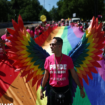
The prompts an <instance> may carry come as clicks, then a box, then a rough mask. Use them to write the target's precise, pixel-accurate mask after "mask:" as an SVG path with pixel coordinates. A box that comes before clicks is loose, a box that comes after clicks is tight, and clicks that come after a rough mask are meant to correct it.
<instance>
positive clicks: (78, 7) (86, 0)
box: [57, 0, 104, 19]
mask: <svg viewBox="0 0 105 105" xmlns="http://www.w3.org/2000/svg"><path fill="white" fill-rule="evenodd" d="M95 2H96V0H59V1H58V2H57V5H58V11H59V12H58V13H59V16H60V17H61V18H68V17H72V14H73V13H76V16H77V17H80V18H81V17H82V18H84V19H91V18H92V17H93V16H94V15H95ZM103 2H104V0H98V3H97V8H98V13H99V14H100V12H101V14H103V11H104V3H103Z"/></svg>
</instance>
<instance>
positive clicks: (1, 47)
mask: <svg viewBox="0 0 105 105" xmlns="http://www.w3.org/2000/svg"><path fill="white" fill-rule="evenodd" d="M89 25H90V22H87V21H85V22H83V21H77V22H72V21H70V20H67V19H66V20H64V19H61V20H60V21H58V22H55V21H51V22H46V21H45V22H42V23H41V24H38V25H37V26H32V27H28V26H26V31H27V32H28V33H29V34H30V35H31V37H32V38H33V39H34V38H37V37H38V36H40V35H41V34H42V33H43V32H44V31H46V30H47V29H48V28H49V27H54V26H58V27H60V26H71V27H74V26H75V27H78V28H79V29H80V31H82V32H85V30H86V29H87V28H88V26H89ZM102 31H104V32H105V23H103V27H102ZM8 36H10V33H9V32H8V31H7V29H6V30H5V34H4V35H2V36H1V37H0V56H1V55H3V54H5V53H6V52H5V46H6V45H5V42H8V41H9V40H8V39H6V37H8ZM11 36H12V35H11ZM104 52H105V51H104Z"/></svg>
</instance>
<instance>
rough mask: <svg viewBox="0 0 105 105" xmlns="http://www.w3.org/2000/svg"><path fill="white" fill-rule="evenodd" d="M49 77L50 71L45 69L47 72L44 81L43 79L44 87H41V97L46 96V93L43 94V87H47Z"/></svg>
mask: <svg viewBox="0 0 105 105" xmlns="http://www.w3.org/2000/svg"><path fill="white" fill-rule="evenodd" d="M48 78H49V72H48V70H45V74H44V76H43V81H42V87H41V91H40V99H42V98H44V94H43V88H44V87H45V85H46V83H47V81H48Z"/></svg>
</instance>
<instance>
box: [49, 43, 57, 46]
mask: <svg viewBox="0 0 105 105" xmlns="http://www.w3.org/2000/svg"><path fill="white" fill-rule="evenodd" d="M56 45H59V44H57V43H50V46H56Z"/></svg>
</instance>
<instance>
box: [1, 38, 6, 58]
mask: <svg viewBox="0 0 105 105" xmlns="http://www.w3.org/2000/svg"><path fill="white" fill-rule="evenodd" d="M4 54H6V51H5V41H4V40H2V39H1V36H0V58H2V57H3V55H4Z"/></svg>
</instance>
